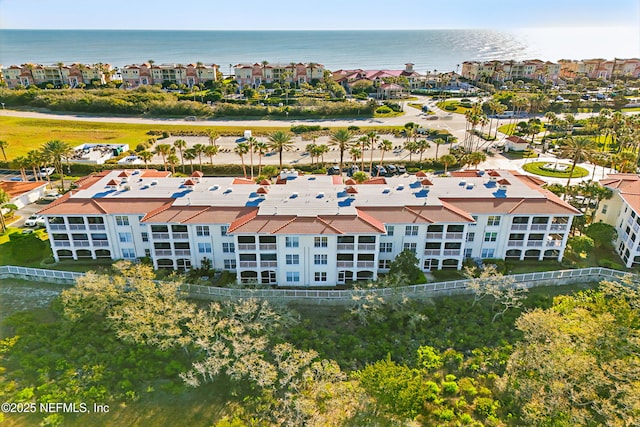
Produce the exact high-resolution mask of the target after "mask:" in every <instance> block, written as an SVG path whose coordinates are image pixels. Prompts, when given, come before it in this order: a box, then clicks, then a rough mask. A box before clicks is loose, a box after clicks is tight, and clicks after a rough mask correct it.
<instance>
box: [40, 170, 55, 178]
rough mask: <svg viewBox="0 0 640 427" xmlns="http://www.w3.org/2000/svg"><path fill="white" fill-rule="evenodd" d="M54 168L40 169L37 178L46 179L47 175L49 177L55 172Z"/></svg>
mask: <svg viewBox="0 0 640 427" xmlns="http://www.w3.org/2000/svg"><path fill="white" fill-rule="evenodd" d="M55 170H56V169H55V168H41V169H40V172H38V176H39V177H40V178H46V177H48V176H49V175H51V174H52V173H53V172H55Z"/></svg>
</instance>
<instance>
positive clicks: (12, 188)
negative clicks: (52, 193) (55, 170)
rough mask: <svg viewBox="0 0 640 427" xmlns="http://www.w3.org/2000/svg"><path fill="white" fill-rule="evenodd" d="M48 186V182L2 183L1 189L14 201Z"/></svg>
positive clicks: (0, 183) (0, 184)
mask: <svg viewBox="0 0 640 427" xmlns="http://www.w3.org/2000/svg"><path fill="white" fill-rule="evenodd" d="M47 184H48V183H47V182H46V181H0V189H2V190H4V191H5V193H7V195H8V196H9V199H13V198H15V197H19V196H22V195H23V194H25V193H28V192H29V191H33V190H35V189H36V188H40V187H44V186H46V185H47Z"/></svg>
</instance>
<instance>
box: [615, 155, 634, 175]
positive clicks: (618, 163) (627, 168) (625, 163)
mask: <svg viewBox="0 0 640 427" xmlns="http://www.w3.org/2000/svg"><path fill="white" fill-rule="evenodd" d="M613 164H614V165H615V169H616V170H617V171H618V172H621V173H633V172H635V171H636V169H637V167H638V164H637V163H636V155H635V154H633V153H632V152H631V151H622V152H620V153H618V154H616V155H615V156H613Z"/></svg>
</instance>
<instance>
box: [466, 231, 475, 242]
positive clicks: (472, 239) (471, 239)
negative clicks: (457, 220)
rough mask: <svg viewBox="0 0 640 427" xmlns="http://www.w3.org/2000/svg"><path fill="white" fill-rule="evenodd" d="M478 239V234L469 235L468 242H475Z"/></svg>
mask: <svg viewBox="0 0 640 427" xmlns="http://www.w3.org/2000/svg"><path fill="white" fill-rule="evenodd" d="M475 238H476V233H467V242H473V241H474V240H475Z"/></svg>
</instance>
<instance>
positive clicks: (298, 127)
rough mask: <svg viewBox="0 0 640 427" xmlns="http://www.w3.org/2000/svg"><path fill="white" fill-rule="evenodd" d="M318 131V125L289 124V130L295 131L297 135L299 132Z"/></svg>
mask: <svg viewBox="0 0 640 427" xmlns="http://www.w3.org/2000/svg"><path fill="white" fill-rule="evenodd" d="M318 131H320V126H318V125H295V126H294V125H292V126H291V132H293V133H295V134H296V135H299V134H301V133H306V132H318Z"/></svg>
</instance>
